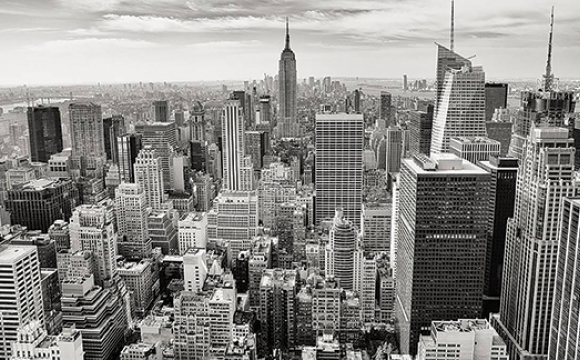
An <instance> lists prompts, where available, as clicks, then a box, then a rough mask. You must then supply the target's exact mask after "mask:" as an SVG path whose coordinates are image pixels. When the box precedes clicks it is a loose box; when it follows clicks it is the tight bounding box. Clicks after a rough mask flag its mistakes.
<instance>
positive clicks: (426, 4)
mask: <svg viewBox="0 0 580 360" xmlns="http://www.w3.org/2000/svg"><path fill="white" fill-rule="evenodd" d="M552 1H553V4H554V5H555V6H556V11H555V12H556V22H555V35H554V52H553V69H554V72H555V74H556V76H557V77H560V78H580V65H579V64H580V1H579V0H552ZM550 5H551V4H550V2H546V1H545V0H456V1H455V17H456V21H455V28H456V33H455V39H456V40H455V49H456V51H457V52H459V53H460V54H462V55H464V56H471V55H474V54H477V57H476V58H475V59H474V61H473V62H474V64H476V65H482V66H483V67H484V69H485V71H486V73H487V77H488V78H489V79H502V78H503V79H514V78H532V79H533V78H539V77H540V75H541V74H542V73H543V72H544V69H545V66H546V53H547V41H548V32H549V13H550ZM449 12H450V1H448V0H421V1H420V0H236V1H230V0H0V45H1V50H0V59H1V60H0V85H16V84H18V85H21V84H29V85H34V84H66V83H91V82H93V83H94V82H97V81H100V82H103V83H107V82H130V81H131V82H137V81H195V80H225V79H227V80H243V79H260V78H262V77H263V74H264V73H268V74H272V75H274V74H275V73H277V68H278V59H279V56H280V52H281V50H282V48H283V45H284V16H288V17H289V18H290V31H291V38H292V40H291V45H292V48H293V50H294V51H295V53H296V59H297V66H298V76H299V77H300V78H304V77H308V76H316V77H322V76H325V75H332V76H348V77H354V76H359V77H377V78H398V77H400V76H402V74H403V73H406V74H408V76H409V78H411V79H414V78H434V74H435V55H436V48H435V45H434V44H433V42H434V41H437V42H440V43H442V44H445V45H447V44H448V43H449V17H450V15H449Z"/></svg>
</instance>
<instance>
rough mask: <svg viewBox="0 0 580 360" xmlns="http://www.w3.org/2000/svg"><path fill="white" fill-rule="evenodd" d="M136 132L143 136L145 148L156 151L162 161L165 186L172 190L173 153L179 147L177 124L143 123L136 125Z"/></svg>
mask: <svg viewBox="0 0 580 360" xmlns="http://www.w3.org/2000/svg"><path fill="white" fill-rule="evenodd" d="M135 131H136V132H137V133H139V134H141V135H142V137H141V139H142V143H143V148H146V147H148V146H149V147H150V148H151V149H152V150H155V153H156V154H157V156H158V157H159V158H160V159H161V168H162V169H163V185H164V187H165V189H171V185H172V176H173V171H171V166H172V165H173V164H172V155H173V151H174V150H175V148H176V147H177V138H176V130H175V123H173V122H167V123H159V122H156V123H142V124H137V125H135Z"/></svg>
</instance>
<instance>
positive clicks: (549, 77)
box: [544, 6, 554, 91]
mask: <svg viewBox="0 0 580 360" xmlns="http://www.w3.org/2000/svg"><path fill="white" fill-rule="evenodd" d="M553 36H554V6H552V14H551V16H550V40H549V42H548V62H547V64H546V74H545V75H544V91H550V90H551V89H552V84H553V82H554V74H552V38H553Z"/></svg>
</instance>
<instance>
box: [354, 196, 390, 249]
mask: <svg viewBox="0 0 580 360" xmlns="http://www.w3.org/2000/svg"><path fill="white" fill-rule="evenodd" d="M387 201H388V202H385V203H380V204H378V203H364V204H363V206H362V211H361V218H360V229H361V233H362V237H363V242H364V248H365V250H367V251H373V252H389V251H390V249H391V240H390V239H391V222H392V219H391V217H392V214H393V211H392V202H391V201H390V199H387Z"/></svg>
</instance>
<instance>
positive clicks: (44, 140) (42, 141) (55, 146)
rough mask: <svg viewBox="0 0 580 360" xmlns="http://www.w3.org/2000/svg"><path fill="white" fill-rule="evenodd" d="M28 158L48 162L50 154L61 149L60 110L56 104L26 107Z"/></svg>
mask: <svg viewBox="0 0 580 360" xmlns="http://www.w3.org/2000/svg"><path fill="white" fill-rule="evenodd" d="M28 132H29V134H30V160H31V161H40V162H44V163H46V162H48V160H49V159H50V155H53V154H57V153H59V152H61V151H62V128H61V123H60V110H59V109H58V107H56V106H50V107H45V106H37V107H29V108H28Z"/></svg>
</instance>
